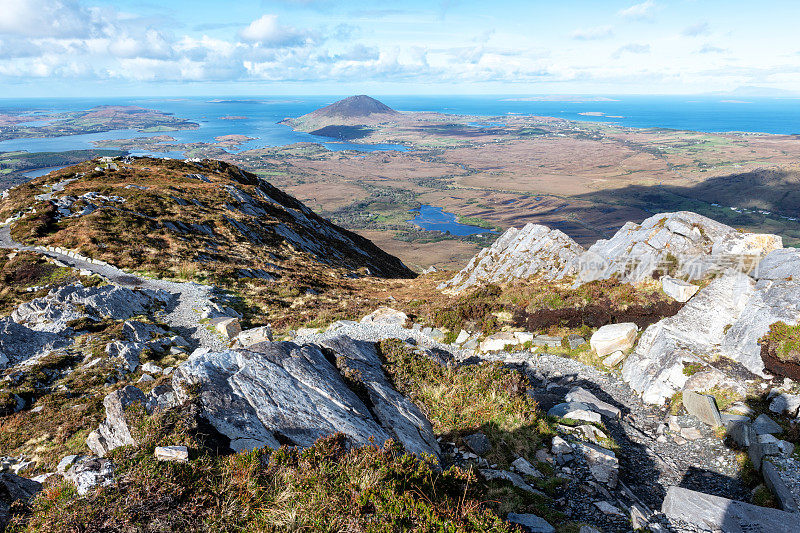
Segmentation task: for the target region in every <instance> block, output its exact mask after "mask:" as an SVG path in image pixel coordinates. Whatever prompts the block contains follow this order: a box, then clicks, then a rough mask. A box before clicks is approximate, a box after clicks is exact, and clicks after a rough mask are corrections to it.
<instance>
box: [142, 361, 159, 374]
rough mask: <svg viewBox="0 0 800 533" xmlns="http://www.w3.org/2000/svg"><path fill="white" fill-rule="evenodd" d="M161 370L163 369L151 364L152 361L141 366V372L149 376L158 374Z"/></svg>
mask: <svg viewBox="0 0 800 533" xmlns="http://www.w3.org/2000/svg"><path fill="white" fill-rule="evenodd" d="M162 370H163V368H161V367H160V366H158V365H157V364H155V363H153V362H152V361H148V362H147V363H145V364H143V365H142V372H147V373H149V374H160V373H161V371H162Z"/></svg>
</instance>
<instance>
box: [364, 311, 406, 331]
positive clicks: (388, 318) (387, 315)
mask: <svg viewBox="0 0 800 533" xmlns="http://www.w3.org/2000/svg"><path fill="white" fill-rule="evenodd" d="M406 321H408V315H407V314H405V313H404V312H402V311H398V310H397V309H392V308H391V307H385V306H381V307H379V308H377V309H376V310H374V311H373V312H371V313H370V314H368V315H367V316H365V317H364V318H362V319H361V323H362V324H396V325H398V326H401V327H402V326H404V325H405V323H406Z"/></svg>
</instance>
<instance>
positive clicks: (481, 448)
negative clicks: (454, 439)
mask: <svg viewBox="0 0 800 533" xmlns="http://www.w3.org/2000/svg"><path fill="white" fill-rule="evenodd" d="M464 444H466V445H467V446H468V447H469V449H470V450H472V451H473V452H475V453H476V454H478V455H485V454H487V453H489V451H490V450H491V449H492V443H491V442H489V438H488V437H487V436H486V435H484V434H483V433H481V432H480V431H479V432H477V433H473V434H471V435H467V436H466V437H464Z"/></svg>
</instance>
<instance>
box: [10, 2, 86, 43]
mask: <svg viewBox="0 0 800 533" xmlns="http://www.w3.org/2000/svg"><path fill="white" fill-rule="evenodd" d="M99 23H100V21H99V20H97V11H93V10H91V9H87V8H85V7H82V6H81V5H80V4H78V2H76V1H75V0H0V35H19V36H24V37H56V38H58V37H88V36H89V35H91V34H93V33H96V32H97V30H98V26H99Z"/></svg>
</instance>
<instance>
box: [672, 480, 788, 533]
mask: <svg viewBox="0 0 800 533" xmlns="http://www.w3.org/2000/svg"><path fill="white" fill-rule="evenodd" d="M661 512H662V513H664V514H665V515H667V517H668V518H671V519H675V520H681V521H683V522H688V523H690V524H694V525H695V526H698V527H701V528H704V529H706V530H712V531H721V532H722V533H797V531H798V515H797V514H795V513H788V512H786V511H781V510H778V509H770V508H767V507H758V506H757V505H752V504H749V503H744V502H739V501H735V500H729V499H727V498H722V497H719V496H712V495H711V494H703V493H702V492H697V491H694V490H689V489H684V488H681V487H670V488H669V489H668V490H667V496H666V498H664V503H663V504H662V506H661Z"/></svg>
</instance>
